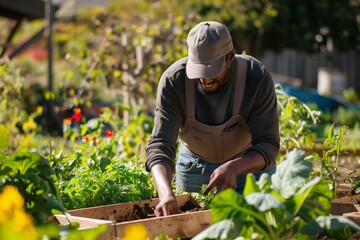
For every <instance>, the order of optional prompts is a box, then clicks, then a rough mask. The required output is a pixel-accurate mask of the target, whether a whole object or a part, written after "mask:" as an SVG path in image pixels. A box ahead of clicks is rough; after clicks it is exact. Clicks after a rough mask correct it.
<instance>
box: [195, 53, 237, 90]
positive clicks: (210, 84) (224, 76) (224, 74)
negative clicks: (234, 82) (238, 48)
mask: <svg viewBox="0 0 360 240" xmlns="http://www.w3.org/2000/svg"><path fill="white" fill-rule="evenodd" d="M230 64H231V60H230V59H229V57H228V56H227V57H226V58H225V63H224V65H223V67H222V69H221V72H220V73H219V75H217V76H216V77H214V78H200V79H199V82H200V84H201V86H202V87H203V88H204V89H205V91H206V92H208V93H214V92H217V91H219V90H220V89H221V88H222V87H223V86H224V85H225V84H226V83H227V81H228V79H229V75H230Z"/></svg>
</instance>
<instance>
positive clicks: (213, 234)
mask: <svg viewBox="0 0 360 240" xmlns="http://www.w3.org/2000/svg"><path fill="white" fill-rule="evenodd" d="M242 226H243V224H242V221H240V220H233V219H225V220H221V221H220V222H217V223H215V224H212V225H211V226H210V227H208V228H206V229H205V230H203V231H202V232H200V233H199V234H198V235H196V236H195V237H193V238H192V240H203V239H209V240H210V239H235V238H237V237H238V236H239V233H240V229H241V228H242Z"/></svg>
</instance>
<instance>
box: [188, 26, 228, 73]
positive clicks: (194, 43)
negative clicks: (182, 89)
mask: <svg viewBox="0 0 360 240" xmlns="http://www.w3.org/2000/svg"><path fill="white" fill-rule="evenodd" d="M187 44H188V47H189V51H188V55H189V56H188V61H187V64H186V74H187V76H188V78H190V79H195V78H213V77H216V76H218V75H219V74H220V72H221V69H222V67H223V65H224V62H225V55H226V54H228V53H229V52H230V51H231V50H232V49H233V42H232V39H231V35H230V33H229V31H228V29H227V28H226V26H225V25H224V24H221V23H218V22H214V21H207V22H200V23H199V24H197V25H196V26H195V27H194V28H193V29H191V30H190V32H189V34H188V37H187Z"/></svg>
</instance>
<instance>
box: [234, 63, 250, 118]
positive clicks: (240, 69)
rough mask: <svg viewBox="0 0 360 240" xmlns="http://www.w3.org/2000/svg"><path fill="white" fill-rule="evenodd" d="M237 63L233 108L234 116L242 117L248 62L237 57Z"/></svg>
mask: <svg viewBox="0 0 360 240" xmlns="http://www.w3.org/2000/svg"><path fill="white" fill-rule="evenodd" d="M235 60H236V61H237V74H236V83H235V93H236V94H235V97H234V107H233V116H234V115H240V109H241V104H242V101H243V98H244V90H245V83H246V74H247V62H246V59H245V58H243V57H241V56H239V57H236V58H235Z"/></svg>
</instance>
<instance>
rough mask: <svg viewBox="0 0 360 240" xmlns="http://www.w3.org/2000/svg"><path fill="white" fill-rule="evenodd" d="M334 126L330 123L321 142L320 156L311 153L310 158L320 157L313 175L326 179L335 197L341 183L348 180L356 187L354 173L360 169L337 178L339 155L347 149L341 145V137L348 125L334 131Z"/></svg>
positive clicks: (343, 135) (345, 152)
mask: <svg viewBox="0 0 360 240" xmlns="http://www.w3.org/2000/svg"><path fill="white" fill-rule="evenodd" d="M334 126H335V125H334V124H333V125H331V127H330V129H329V130H328V135H327V138H326V139H325V141H324V142H323V146H324V147H325V150H323V154H322V156H321V157H320V156H319V155H318V154H317V153H313V154H312V156H311V158H314V159H320V161H321V168H320V170H314V171H313V175H319V176H320V177H322V178H325V179H327V181H328V183H329V185H330V186H331V189H332V191H333V195H334V197H336V194H337V191H336V190H337V187H338V186H339V185H340V184H341V183H345V182H350V183H352V184H353V186H354V189H357V188H358V187H357V181H356V174H357V173H359V172H360V170H359V169H354V170H353V171H352V172H350V173H349V174H348V175H347V176H345V177H344V178H341V179H340V178H339V167H340V157H341V155H343V154H347V151H346V150H345V149H344V147H343V138H344V137H345V135H346V133H347V130H348V127H347V126H346V125H343V126H341V128H340V129H338V131H335V127H334ZM353 176H354V177H353Z"/></svg>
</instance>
